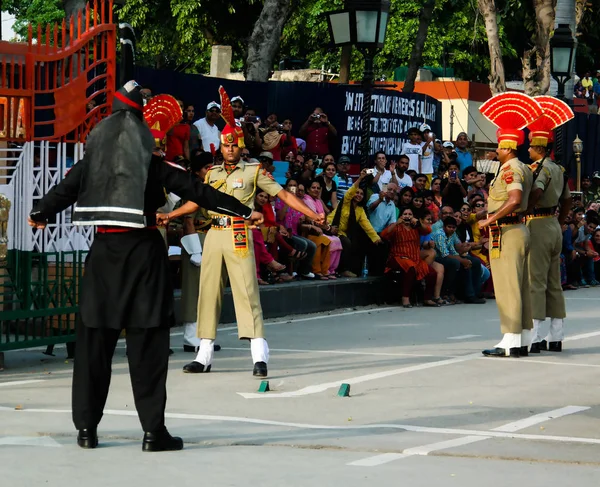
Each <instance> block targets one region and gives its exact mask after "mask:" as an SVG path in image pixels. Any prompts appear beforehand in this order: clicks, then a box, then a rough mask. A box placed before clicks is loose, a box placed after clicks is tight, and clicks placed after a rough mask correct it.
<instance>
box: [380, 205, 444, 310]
mask: <svg viewBox="0 0 600 487" xmlns="http://www.w3.org/2000/svg"><path fill="white" fill-rule="evenodd" d="M429 232H430V228H429V227H427V226H421V224H420V222H419V220H417V219H416V218H414V216H413V214H412V211H411V209H410V208H401V209H400V218H399V219H398V221H397V222H396V223H392V225H390V226H389V227H387V228H386V229H385V230H384V231H383V232H382V233H381V237H382V238H383V239H384V240H387V241H388V242H389V244H390V254H389V256H388V261H387V265H386V269H385V272H386V274H387V273H389V272H393V271H401V272H402V305H403V306H404V307H405V308H412V304H411V302H410V296H411V295H412V293H413V289H414V287H415V284H416V282H417V281H421V280H425V298H424V299H425V301H424V305H425V306H435V307H438V306H440V304H439V302H438V301H439V300H438V301H435V300H434V299H433V293H434V289H435V284H436V280H437V274H436V272H435V271H434V270H433V269H432V268H431V267H430V266H428V265H427V263H426V262H425V261H424V260H423V259H421V242H420V236H421V235H427V234H428V233H429Z"/></svg>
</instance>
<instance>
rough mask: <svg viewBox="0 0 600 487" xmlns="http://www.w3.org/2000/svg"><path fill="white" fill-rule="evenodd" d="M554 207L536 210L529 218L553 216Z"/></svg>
mask: <svg viewBox="0 0 600 487" xmlns="http://www.w3.org/2000/svg"><path fill="white" fill-rule="evenodd" d="M556 208H557V207H556V206H552V207H550V208H536V209H535V210H533V212H532V213H531V216H554V215H555V213H556Z"/></svg>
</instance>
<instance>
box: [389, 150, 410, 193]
mask: <svg viewBox="0 0 600 487" xmlns="http://www.w3.org/2000/svg"><path fill="white" fill-rule="evenodd" d="M409 164H410V158H409V157H408V156H407V155H401V156H400V157H398V162H396V163H393V162H392V163H391V164H390V171H391V172H392V183H394V184H396V186H397V188H398V191H400V190H401V189H403V188H406V187H407V186H408V187H409V188H411V187H412V186H413V180H412V178H411V177H410V176H409V175H408V174H406V171H408V165H409Z"/></svg>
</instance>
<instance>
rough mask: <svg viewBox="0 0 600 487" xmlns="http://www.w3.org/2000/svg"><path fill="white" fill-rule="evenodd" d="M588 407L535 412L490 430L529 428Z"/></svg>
mask: <svg viewBox="0 0 600 487" xmlns="http://www.w3.org/2000/svg"><path fill="white" fill-rule="evenodd" d="M588 409H590V408H589V407H586V406H566V407H564V408H560V409H554V410H552V411H548V412H547V413H541V414H536V415H535V416H531V417H530V418H526V419H521V420H519V421H515V422H514V423H508V424H505V425H504V426H500V427H498V428H494V429H493V430H492V431H503V432H505V433H513V432H515V431H519V430H522V429H525V428H529V427H531V426H534V425H536V424H540V423H543V422H545V421H549V420H551V419H556V418H561V417H562V416H568V415H569V414H575V413H580V412H581V411H587V410H588Z"/></svg>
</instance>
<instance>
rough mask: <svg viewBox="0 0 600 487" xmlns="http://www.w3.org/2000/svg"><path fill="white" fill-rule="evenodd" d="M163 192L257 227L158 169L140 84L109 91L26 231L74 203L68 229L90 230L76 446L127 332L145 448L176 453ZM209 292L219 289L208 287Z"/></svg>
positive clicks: (240, 212) (79, 333)
mask: <svg viewBox="0 0 600 487" xmlns="http://www.w3.org/2000/svg"><path fill="white" fill-rule="evenodd" d="M165 190H166V192H167V193H168V192H173V193H175V194H177V195H178V196H180V197H181V198H183V199H186V200H191V201H195V202H196V203H197V204H198V205H200V206H202V207H204V208H207V209H211V210H214V211H219V212H225V213H227V214H229V215H232V216H241V217H243V218H245V219H249V220H253V221H254V220H258V221H260V220H261V215H260V214H259V213H256V212H253V211H252V210H251V209H250V208H248V207H246V206H244V205H243V204H241V203H240V202H239V201H238V200H236V199H235V198H233V197H232V196H229V195H226V194H225V193H222V192H219V191H217V190H215V189H213V188H211V187H210V186H208V185H205V184H203V183H202V182H200V181H197V182H195V183H192V181H191V179H190V177H189V175H188V174H187V172H186V171H185V170H183V169H182V168H181V167H179V166H177V165H176V164H172V163H169V162H166V161H165V160H164V155H163V154H162V153H161V152H159V151H156V150H155V144H154V136H153V135H152V132H151V131H150V128H149V127H148V125H147V124H146V123H145V122H144V120H143V117H142V95H141V93H140V87H139V86H138V85H137V84H136V83H135V82H132V81H130V82H129V83H127V84H126V85H125V86H124V87H123V88H121V89H120V90H119V91H118V92H117V93H115V100H114V103H113V114H112V115H111V116H110V117H108V118H107V119H105V120H104V121H102V122H100V123H99V124H98V126H97V127H96V128H95V129H94V130H92V132H91V133H90V135H89V137H88V141H87V144H86V153H85V156H84V158H83V159H82V160H81V161H80V162H78V163H77V164H75V165H74V166H73V168H72V169H71V170H70V171H69V172H68V174H67V175H66V176H65V178H64V179H63V180H62V181H61V182H60V184H58V185H56V186H54V187H53V188H52V189H51V190H50V191H49V192H48V194H46V195H45V196H44V198H42V199H41V200H40V201H39V202H38V204H37V205H36V207H35V208H34V210H33V211H32V212H31V214H30V217H29V224H30V225H31V226H34V227H36V228H44V226H45V224H46V222H47V220H48V219H49V218H50V217H51V216H52V215H54V214H56V213H58V212H61V211H63V210H65V209H66V208H68V207H69V206H71V205H73V204H74V203H75V202H77V206H76V208H75V210H74V217H73V222H74V224H76V225H77V224H78V225H95V226H97V234H96V236H95V239H94V243H93V244H92V248H91V250H90V252H89V254H88V257H87V259H86V267H85V274H84V276H83V279H82V283H81V293H80V300H79V303H80V312H79V314H78V319H77V325H76V356H77V359H76V361H75V366H74V371H73V397H72V401H73V422H74V423H75V427H76V428H77V429H78V430H79V434H78V437H77V443H78V444H79V446H80V447H82V448H95V447H96V446H97V444H98V436H97V426H98V424H99V423H100V420H101V418H102V413H103V409H104V405H105V403H106V397H107V395H108V388H109V385H110V378H111V362H112V356H113V353H114V350H115V346H116V344H117V340H118V339H119V335H120V333H121V330H122V329H126V330H127V335H126V340H127V350H128V357H127V358H128V361H129V373H130V376H131V383H132V388H133V395H134V398H135V405H136V408H137V411H138V415H139V418H140V422H141V424H142V427H143V430H144V432H145V434H144V441H143V445H142V448H143V450H144V451H164V450H180V449H181V448H183V441H182V440H181V438H175V437H172V436H171V435H170V434H169V432H168V431H167V429H166V427H165V421H164V410H165V405H166V401H167V394H166V379H167V370H168V358H169V327H170V326H171V325H172V324H174V312H173V289H172V286H171V281H170V278H169V268H168V256H167V252H166V249H165V245H164V241H163V239H162V237H161V235H160V233H159V231H158V230H157V228H156V219H155V213H156V210H157V208H159V207H161V206H162V205H164V203H165ZM215 285H217V283H215Z"/></svg>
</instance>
